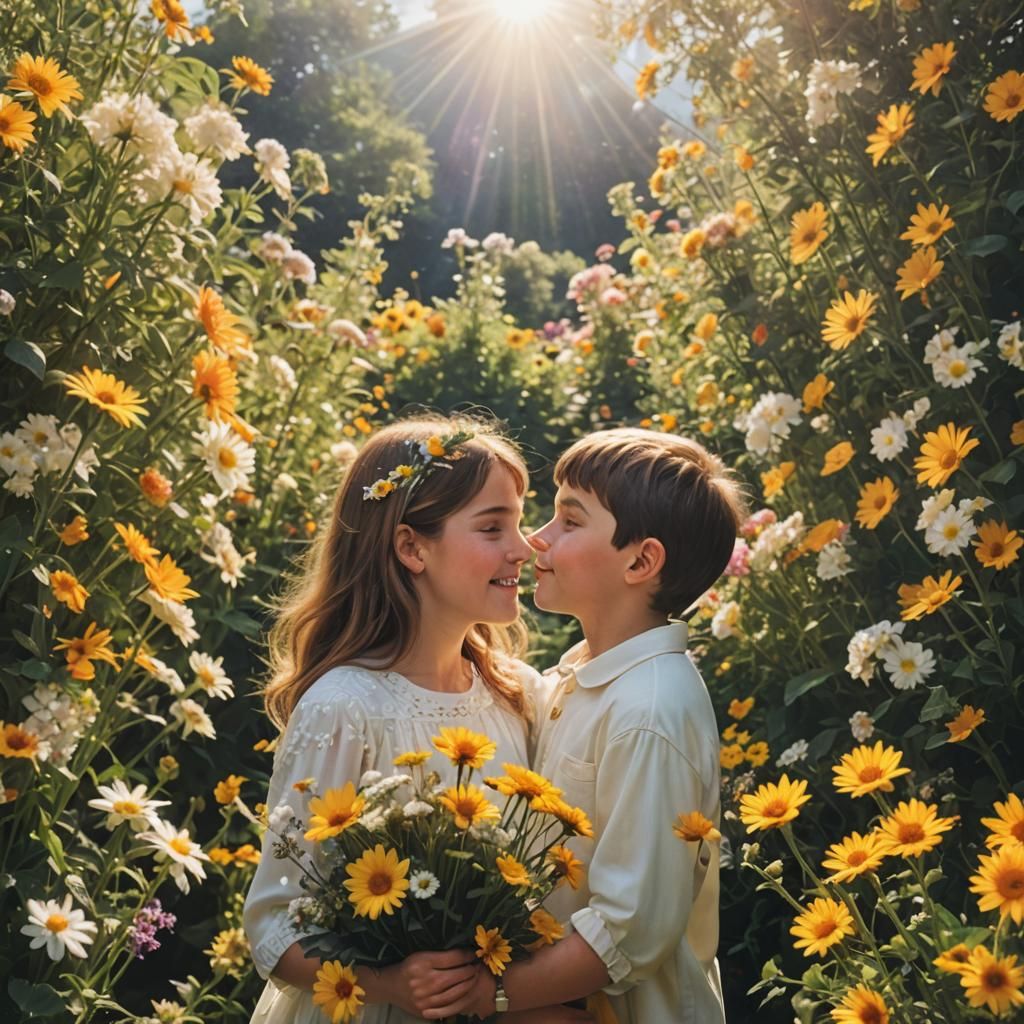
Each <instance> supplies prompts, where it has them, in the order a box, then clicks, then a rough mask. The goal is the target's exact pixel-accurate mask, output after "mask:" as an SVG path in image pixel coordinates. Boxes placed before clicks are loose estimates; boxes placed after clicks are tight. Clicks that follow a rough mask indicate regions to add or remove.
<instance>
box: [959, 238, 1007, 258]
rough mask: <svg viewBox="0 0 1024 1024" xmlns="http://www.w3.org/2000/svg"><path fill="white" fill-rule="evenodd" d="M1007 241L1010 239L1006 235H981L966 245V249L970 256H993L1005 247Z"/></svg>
mask: <svg viewBox="0 0 1024 1024" xmlns="http://www.w3.org/2000/svg"><path fill="white" fill-rule="evenodd" d="M1007 241H1009V239H1007V237H1006V235H981V236H979V237H978V238H972V239H971V240H970V241H969V242H968V243H967V245H966V246H965V250H966V252H967V254H968V255H969V256H991V255H992V253H994V252H999V250H1000V249H1002V248H1004V247H1005V246H1006V243H1007Z"/></svg>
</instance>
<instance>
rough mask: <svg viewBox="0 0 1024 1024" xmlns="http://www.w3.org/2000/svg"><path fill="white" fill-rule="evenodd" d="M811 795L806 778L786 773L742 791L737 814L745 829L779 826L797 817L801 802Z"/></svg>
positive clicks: (760, 829) (752, 829) (754, 829)
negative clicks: (779, 777)
mask: <svg viewBox="0 0 1024 1024" xmlns="http://www.w3.org/2000/svg"><path fill="white" fill-rule="evenodd" d="M810 799H811V798H810V797H809V796H807V780H806V779H798V780H796V781H795V782H790V781H789V776H788V775H783V776H782V778H781V779H779V781H778V783H777V784H776V783H774V782H766V783H764V784H763V785H761V786H758V787H757V792H756V793H745V794H744V795H743V797H742V798H741V799H740V817H741V818H742V819H743V824H744V825H746V826H747V831H748V832H757V831H762V830H764V829H769V828H779V827H780V826H781V825H785V824H786V823H787V822H790V821H792V820H793V819H794V818H796V817H797V816H798V815H799V814H800V807H801V805H803V804H805V803H807V801H808V800H810Z"/></svg>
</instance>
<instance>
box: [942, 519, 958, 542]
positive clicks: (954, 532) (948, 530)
mask: <svg viewBox="0 0 1024 1024" xmlns="http://www.w3.org/2000/svg"><path fill="white" fill-rule="evenodd" d="M959 535H960V527H959V526H957V524H956V523H947V524H946V525H945V527H944V528H943V530H942V536H943V537H945V538H946V540H955V539H956V538H957V537H958V536H959Z"/></svg>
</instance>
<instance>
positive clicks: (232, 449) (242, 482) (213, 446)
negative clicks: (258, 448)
mask: <svg viewBox="0 0 1024 1024" xmlns="http://www.w3.org/2000/svg"><path fill="white" fill-rule="evenodd" d="M192 436H193V437H194V438H195V439H196V440H197V441H198V442H199V444H198V446H197V450H198V453H199V454H200V455H202V456H203V458H205V459H206V468H207V469H208V470H209V472H210V474H211V475H212V476H213V479H214V480H215V481H216V482H217V484H218V485H219V486H220V488H221V493H222V494H230V493H231V492H233V491H236V490H243V491H244V490H248V488H249V474H250V473H251V472H252V471H253V470H254V469H255V468H256V452H255V450H254V449H253V448H252V447H251V446H250V445H248V444H246V443H245V441H243V440H242V438H240V437H239V436H238V434H236V433H235V432H234V430H232V428H231V424H230V423H217V422H215V421H214V420H211V421H210V422H209V423H208V424H207V425H206V429H205V430H204V431H201V432H200V433H197V434H193V435H192Z"/></svg>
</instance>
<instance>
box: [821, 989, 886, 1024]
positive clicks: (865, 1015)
mask: <svg viewBox="0 0 1024 1024" xmlns="http://www.w3.org/2000/svg"><path fill="white" fill-rule="evenodd" d="M832 1019H833V1020H834V1021H836V1024H889V1007H888V1006H886V1005H885V1000H884V999H883V998H882V997H881V995H880V994H879V993H878V992H872V991H871V989H869V988H865V987H864V986H863V985H857V986H856V987H855V988H851V989H850V990H849V991H848V992H847V993H846V995H844V996H843V999H842V1002H841V1003H840V1004H839V1005H838V1006H837V1007H836V1008H835V1009H834V1010H833V1011H832Z"/></svg>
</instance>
